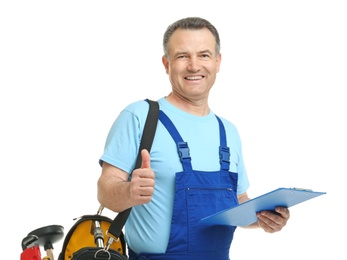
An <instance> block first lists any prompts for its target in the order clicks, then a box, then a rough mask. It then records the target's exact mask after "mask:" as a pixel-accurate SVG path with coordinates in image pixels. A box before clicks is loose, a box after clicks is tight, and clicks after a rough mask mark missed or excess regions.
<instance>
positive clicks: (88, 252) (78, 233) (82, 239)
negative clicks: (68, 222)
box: [58, 212, 127, 260]
mask: <svg viewBox="0 0 347 260" xmlns="http://www.w3.org/2000/svg"><path fill="white" fill-rule="evenodd" d="M100 213H101V212H100ZM100 213H98V214H95V215H84V216H82V217H80V218H78V219H76V220H77V221H76V222H75V224H74V225H73V226H72V227H71V229H70V230H69V232H68V233H67V234H66V236H65V239H64V243H63V247H62V251H61V253H60V254H59V257H58V260H71V259H74V260H75V259H76V260H77V259H83V260H88V259H93V260H94V259H120V260H122V259H127V258H126V244H125V240H124V235H123V232H122V233H121V234H120V236H119V239H118V241H114V242H113V243H112V244H111V245H110V247H109V249H108V252H105V251H106V250H104V248H103V247H100V248H98V247H96V246H97V239H101V240H102V241H104V238H105V237H107V234H106V231H107V230H108V229H109V227H110V225H111V223H112V219H110V218H108V217H106V216H102V215H100ZM99 250H100V251H99ZM97 251H99V252H98V253H97V254H96V252H97ZM108 253H110V254H111V255H113V256H112V258H109V254H108ZM95 254H96V255H97V257H96V258H94V255H95ZM81 257H83V258H81Z"/></svg>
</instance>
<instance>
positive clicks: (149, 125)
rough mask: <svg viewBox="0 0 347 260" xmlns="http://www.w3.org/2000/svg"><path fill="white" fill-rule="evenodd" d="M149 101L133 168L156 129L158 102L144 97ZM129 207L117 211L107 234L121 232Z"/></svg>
mask: <svg viewBox="0 0 347 260" xmlns="http://www.w3.org/2000/svg"><path fill="white" fill-rule="evenodd" d="M146 101H147V102H148V103H149V111H148V115H147V119H146V123H145V126H144V129H143V134H142V138H141V143H140V149H139V153H138V155H137V161H136V166H135V169H137V168H140V167H141V164H142V159H141V150H142V149H147V150H148V152H149V151H150V150H151V147H152V142H153V138H154V134H155V130H156V129H157V123H158V115H159V104H158V102H157V101H152V100H149V99H146ZM130 211H131V208H128V209H126V210H124V211H122V212H119V213H118V215H117V216H116V217H115V219H114V220H113V221H112V223H111V225H110V227H109V230H108V234H109V235H111V236H113V237H114V238H115V239H118V238H119V237H120V235H121V233H122V229H123V226H124V225H125V222H126V221H127V218H128V216H129V214H130Z"/></svg>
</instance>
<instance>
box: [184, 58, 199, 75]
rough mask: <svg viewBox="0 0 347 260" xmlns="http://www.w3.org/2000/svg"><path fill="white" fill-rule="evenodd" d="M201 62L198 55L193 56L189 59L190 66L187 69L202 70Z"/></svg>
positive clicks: (192, 70) (191, 70)
mask: <svg viewBox="0 0 347 260" xmlns="http://www.w3.org/2000/svg"><path fill="white" fill-rule="evenodd" d="M200 68H201V66H200V63H199V60H198V59H197V57H191V58H190V59H189V64H188V67H187V69H188V70H189V71H190V72H198V71H200Z"/></svg>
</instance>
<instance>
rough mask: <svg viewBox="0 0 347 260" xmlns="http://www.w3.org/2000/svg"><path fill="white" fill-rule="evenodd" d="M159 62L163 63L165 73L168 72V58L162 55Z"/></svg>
mask: <svg viewBox="0 0 347 260" xmlns="http://www.w3.org/2000/svg"><path fill="white" fill-rule="evenodd" d="M161 62H162V63H163V65H164V68H165V71H166V74H169V63H170V62H169V60H168V59H167V58H166V57H165V55H163V57H162V58H161Z"/></svg>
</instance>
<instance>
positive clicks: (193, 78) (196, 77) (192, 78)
mask: <svg viewBox="0 0 347 260" xmlns="http://www.w3.org/2000/svg"><path fill="white" fill-rule="evenodd" d="M187 79H191V80H195V79H202V76H195V77H187Z"/></svg>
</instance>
